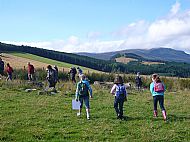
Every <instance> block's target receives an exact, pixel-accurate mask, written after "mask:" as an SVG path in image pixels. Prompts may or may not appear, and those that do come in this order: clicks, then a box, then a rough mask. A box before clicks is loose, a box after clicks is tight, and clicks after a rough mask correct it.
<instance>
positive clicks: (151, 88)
mask: <svg viewBox="0 0 190 142" xmlns="http://www.w3.org/2000/svg"><path fill="white" fill-rule="evenodd" d="M153 91H154V83H153V82H152V83H151V84H150V92H151V93H153Z"/></svg>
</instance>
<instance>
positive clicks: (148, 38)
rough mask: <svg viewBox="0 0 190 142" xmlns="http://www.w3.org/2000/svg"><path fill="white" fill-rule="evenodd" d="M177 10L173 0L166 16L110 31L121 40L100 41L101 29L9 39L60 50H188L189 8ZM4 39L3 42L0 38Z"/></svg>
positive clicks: (189, 37) (177, 6) (112, 35)
mask: <svg viewBox="0 0 190 142" xmlns="http://www.w3.org/2000/svg"><path fill="white" fill-rule="evenodd" d="M179 11H180V3H179V2H176V3H175V4H174V5H173V6H172V8H171V10H170V11H169V12H168V15H166V16H165V17H162V18H161V19H157V20H155V21H153V22H152V23H150V22H147V21H145V20H140V21H137V22H133V23H131V24H129V25H127V26H126V27H122V28H120V29H119V30H117V31H114V32H112V33H111V34H110V35H109V36H111V37H114V38H115V39H120V40H110V41H101V40H98V39H99V37H100V36H101V35H102V33H100V32H89V33H87V38H86V39H83V40H82V39H80V38H79V37H77V36H74V35H72V36H70V37H69V38H68V39H64V40H54V41H45V42H8V41H5V42H6V43H11V44H16V45H29V46H34V47H40V48H45V49H52V50H59V51H63V52H71V53H73V52H95V53H99V52H109V51H116V50H124V49H136V48H141V49H142V48H143V49H148V48H157V47H170V48H173V49H180V50H184V51H186V52H189V53H190V40H189V39H190V10H187V11H182V12H179ZM2 42H3V41H2Z"/></svg>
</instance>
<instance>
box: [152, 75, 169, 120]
mask: <svg viewBox="0 0 190 142" xmlns="http://www.w3.org/2000/svg"><path fill="white" fill-rule="evenodd" d="M150 92H151V94H152V96H153V104H154V117H157V116H158V111H157V104H158V102H159V105H160V108H161V110H162V115H163V118H164V120H165V121H166V119H167V116H166V109H165V107H164V92H165V85H164V84H163V83H162V81H161V80H160V77H159V76H158V74H153V75H152V83H151V84H150Z"/></svg>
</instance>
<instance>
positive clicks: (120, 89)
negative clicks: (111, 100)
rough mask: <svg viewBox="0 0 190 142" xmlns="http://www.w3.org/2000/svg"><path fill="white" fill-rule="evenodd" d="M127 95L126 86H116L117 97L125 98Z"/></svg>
mask: <svg viewBox="0 0 190 142" xmlns="http://www.w3.org/2000/svg"><path fill="white" fill-rule="evenodd" d="M125 94H126V90H125V85H121V86H120V85H117V86H116V97H124V95H125Z"/></svg>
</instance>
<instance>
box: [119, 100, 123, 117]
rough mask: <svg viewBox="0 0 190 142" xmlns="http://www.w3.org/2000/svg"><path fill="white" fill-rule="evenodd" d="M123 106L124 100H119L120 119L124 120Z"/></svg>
mask: <svg viewBox="0 0 190 142" xmlns="http://www.w3.org/2000/svg"><path fill="white" fill-rule="evenodd" d="M123 104H124V98H123V99H120V100H119V117H120V118H123Z"/></svg>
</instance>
